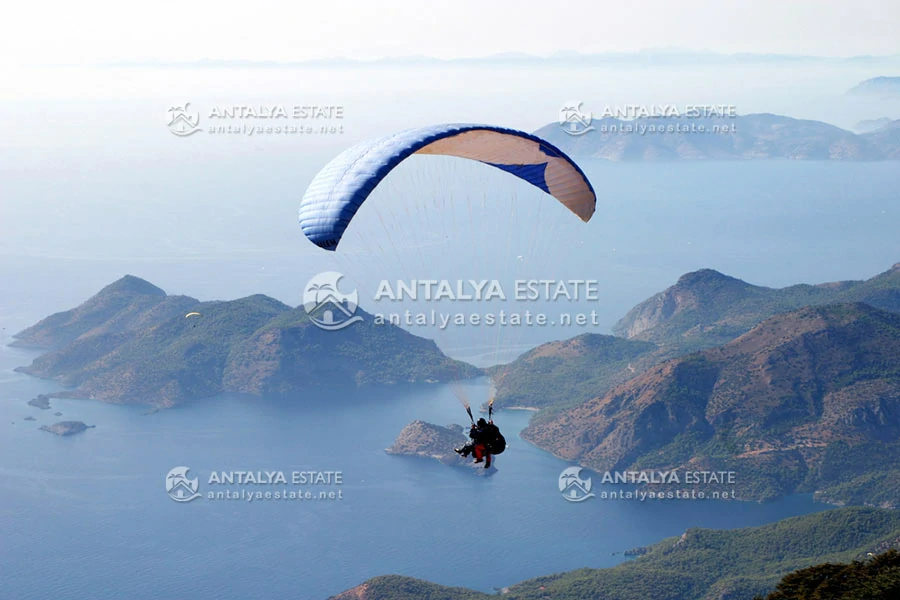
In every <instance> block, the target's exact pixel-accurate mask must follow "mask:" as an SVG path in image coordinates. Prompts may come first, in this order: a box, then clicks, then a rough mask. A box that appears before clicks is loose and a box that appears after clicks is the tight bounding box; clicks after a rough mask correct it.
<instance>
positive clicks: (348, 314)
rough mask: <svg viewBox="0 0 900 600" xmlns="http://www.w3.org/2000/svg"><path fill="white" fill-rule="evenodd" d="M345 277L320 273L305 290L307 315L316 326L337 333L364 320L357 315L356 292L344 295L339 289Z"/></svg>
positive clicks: (329, 272) (331, 272) (336, 273)
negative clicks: (339, 284) (340, 282)
mask: <svg viewBox="0 0 900 600" xmlns="http://www.w3.org/2000/svg"><path fill="white" fill-rule="evenodd" d="M343 277H344V276H343V275H342V274H341V273H338V272H336V271H327V272H325V273H319V274H318V275H316V276H315V277H313V278H312V279H310V280H309V282H308V283H307V284H306V289H304V290H303V308H304V309H305V310H306V314H307V315H309V318H310V320H311V321H312V322H313V324H314V325H316V326H317V327H319V328H321V329H324V330H326V331H337V330H338V329H343V328H345V327H349V326H350V325H352V324H354V323H356V322H357V321H362V320H363V319H362V317H360V316H359V315H356V314H355V313H356V308H357V307H358V306H359V296H358V295H357V293H356V290H355V289H354V290H353V291H352V292H350V293H349V294H344V293H341V291H340V290H339V289H338V282H339V281H340V280H341V279H342V278H343Z"/></svg>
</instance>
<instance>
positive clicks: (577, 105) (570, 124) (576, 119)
mask: <svg viewBox="0 0 900 600" xmlns="http://www.w3.org/2000/svg"><path fill="white" fill-rule="evenodd" d="M582 104H584V103H583V102H580V101H578V102H566V103H565V104H564V105H563V107H562V108H561V109H560V111H559V125H560V127H562V130H563V131H565V132H566V133H568V134H569V135H584V134H585V133H587V132H588V131H592V130H593V129H594V126H593V125H591V122H592V121H593V120H594V117H593V115H592V114H591V113H590V112H582V110H581V105H582Z"/></svg>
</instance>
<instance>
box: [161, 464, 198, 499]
mask: <svg viewBox="0 0 900 600" xmlns="http://www.w3.org/2000/svg"><path fill="white" fill-rule="evenodd" d="M190 470H191V469H190V468H189V467H175V468H174V469H172V470H171V471H169V472H168V474H167V475H166V493H167V494H169V498H171V499H172V500H174V501H175V502H190V501H191V500H194V499H195V498H199V497H200V493H199V491H198V490H199V489H200V483H199V481H198V480H197V478H196V477H195V478H193V479H188V477H187V473H188V471H190Z"/></svg>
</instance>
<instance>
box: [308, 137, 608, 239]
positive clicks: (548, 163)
mask: <svg viewBox="0 0 900 600" xmlns="http://www.w3.org/2000/svg"><path fill="white" fill-rule="evenodd" d="M413 154H442V155H447V156H456V157H459V158H466V159H470V160H476V161H479V162H482V163H484V164H488V165H491V166H493V167H496V168H498V169H502V170H503V171H506V172H508V173H510V174H512V175H515V176H516V177H518V178H520V179H523V180H525V181H527V182H528V183H530V184H532V185H534V186H535V187H537V188H539V189H541V190H543V191H544V192H546V193H548V194H550V195H551V196H553V197H554V198H556V199H557V200H558V201H559V202H560V203H562V204H563V205H564V206H565V207H566V208H568V209H569V210H570V211H572V212H573V213H575V214H576V215H577V216H578V217H579V218H581V220H583V221H588V220H590V218H591V216H592V215H593V214H594V210H595V207H596V203H597V198H596V195H595V193H594V189H593V187H592V186H591V184H590V182H589V181H588V179H587V177H586V176H585V174H584V172H583V171H582V170H581V169H580V168H579V167H578V165H577V164H575V162H574V161H573V160H572V159H571V158H569V157H568V156H566V155H565V154H564V153H563V152H562V151H561V150H559V149H558V148H556V147H555V146H553V145H552V144H550V143H549V142H547V141H546V140H543V139H541V138H539V137H537V136H534V135H531V134H529V133H525V132H523V131H517V130H515V129H506V128H503V127H494V126H490V125H460V124H451V125H433V126H430V127H422V128H418V129H410V130H407V131H402V132H399V133H396V134H393V135H389V136H386V137H383V138H379V139H376V140H369V141H366V142H362V143H360V144H357V145H356V146H353V147H352V148H350V149H348V150H345V151H344V152H343V153H341V154H340V155H338V156H337V157H336V158H335V159H334V160H332V161H331V162H330V163H328V164H327V165H325V167H324V168H323V169H322V170H321V171H320V172H319V173H318V174H317V175H316V176H315V178H314V179H313V181H312V183H310V185H309V188H307V190H306V193H305V194H304V196H303V200H302V201H301V203H300V226H301V228H302V229H303V233H304V234H305V235H306V237H307V238H309V240H310V241H312V242H313V243H314V244H316V245H317V246H319V247H320V248H324V249H326V250H334V249H336V248H337V246H338V244H339V243H340V241H341V237H342V236H343V235H344V231H345V230H346V228H347V226H348V225H349V224H350V221H351V220H352V219H353V217H354V215H355V214H356V212H357V211H358V210H359V208H360V206H361V205H362V203H363V202H365V200H366V198H368V196H369V194H371V192H372V190H373V189H375V187H376V186H377V185H378V184H379V183H380V182H381V181H382V180H383V179H384V178H385V177H386V176H387V174H388V173H389V172H390V171H391V170H392V169H393V168H394V167H396V166H397V165H399V164H400V163H401V162H403V161H404V160H406V159H407V158H409V157H410V156H411V155H413Z"/></svg>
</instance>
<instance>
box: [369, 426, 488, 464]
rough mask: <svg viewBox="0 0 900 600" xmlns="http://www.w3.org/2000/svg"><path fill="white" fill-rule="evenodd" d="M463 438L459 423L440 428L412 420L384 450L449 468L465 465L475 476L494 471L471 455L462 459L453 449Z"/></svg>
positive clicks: (457, 446)
mask: <svg viewBox="0 0 900 600" xmlns="http://www.w3.org/2000/svg"><path fill="white" fill-rule="evenodd" d="M467 440H468V438H467V437H466V434H465V433H464V429H463V427H462V426H461V425H448V426H447V427H441V426H440V425H434V424H432V423H427V422H425V421H419V420H416V421H413V422H412V423H410V424H409V425H407V426H406V427H404V428H403V429H402V430H401V431H400V434H399V435H398V436H397V439H396V440H394V444H393V445H392V446H391V447H390V448H387V449H386V450H385V452H387V453H388V454H393V455H397V456H420V457H424V458H431V459H435V460H438V461H440V462H442V463H443V464H445V465H449V466H451V467H468V468H471V469H473V470H474V471H475V472H476V473H477V474H479V475H489V474H492V473H494V472H495V471H496V469H495V468H494V467H491V468H490V469H485V468H484V465H483V464H482V463H477V464H476V463H475V462H474V461H473V460H472V459H471V458H468V459H467V458H463V457H461V456H460V455H459V454H457V453H456V452H454V449H455V448H459V447H460V446H462V445H463V444H465V443H466V441H467Z"/></svg>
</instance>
